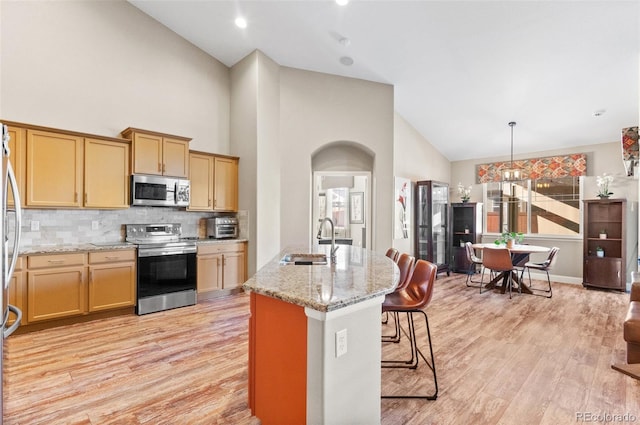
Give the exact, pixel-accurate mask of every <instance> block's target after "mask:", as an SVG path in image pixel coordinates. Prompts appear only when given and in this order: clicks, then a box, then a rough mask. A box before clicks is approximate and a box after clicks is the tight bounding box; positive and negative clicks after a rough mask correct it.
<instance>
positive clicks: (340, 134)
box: [280, 67, 393, 250]
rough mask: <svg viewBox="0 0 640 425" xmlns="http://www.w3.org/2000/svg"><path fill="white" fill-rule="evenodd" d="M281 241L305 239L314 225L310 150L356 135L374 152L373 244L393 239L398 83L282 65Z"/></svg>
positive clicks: (385, 244) (381, 247) (354, 139)
mask: <svg viewBox="0 0 640 425" xmlns="http://www.w3.org/2000/svg"><path fill="white" fill-rule="evenodd" d="M280 83H281V84H280V90H281V91H280V105H281V109H280V135H281V155H282V156H281V163H282V167H281V172H282V174H281V194H282V202H281V206H282V209H281V215H280V216H281V221H280V222H281V245H282V246H283V247H285V246H287V245H299V244H301V243H303V244H306V243H307V242H308V241H309V240H310V233H311V231H310V229H311V222H310V217H311V212H310V209H311V189H312V185H311V177H312V173H311V156H312V154H313V153H314V152H315V151H316V150H318V149H320V148H321V147H322V146H324V145H326V144H328V143H332V142H336V141H351V142H355V143H359V144H361V145H363V146H365V147H367V148H369V149H370V150H371V151H372V152H373V153H374V155H375V158H374V170H373V185H372V192H373V199H372V204H373V217H372V224H373V228H374V229H375V232H374V236H372V238H373V239H374V241H373V243H374V245H373V246H372V247H370V248H369V249H376V250H386V249H387V247H388V246H390V245H391V238H392V226H391V224H392V223H391V211H392V207H393V177H392V176H393V87H392V86H390V85H386V84H380V83H373V82H369V81H364V80H357V79H352V78H345V77H338V76H334V75H328V74H321V73H316V72H310V71H303V70H298V69H293V68H286V67H283V68H281V69H280Z"/></svg>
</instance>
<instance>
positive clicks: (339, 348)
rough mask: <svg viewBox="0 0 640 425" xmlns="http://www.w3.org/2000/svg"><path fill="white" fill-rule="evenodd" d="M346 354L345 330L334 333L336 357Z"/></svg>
mask: <svg viewBox="0 0 640 425" xmlns="http://www.w3.org/2000/svg"><path fill="white" fill-rule="evenodd" d="M345 354H347V330H346V329H342V330H341V331H338V332H336V357H340V356H343V355H345Z"/></svg>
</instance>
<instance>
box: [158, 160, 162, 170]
mask: <svg viewBox="0 0 640 425" xmlns="http://www.w3.org/2000/svg"><path fill="white" fill-rule="evenodd" d="M158 172H159V173H161V172H162V164H161V163H159V162H158Z"/></svg>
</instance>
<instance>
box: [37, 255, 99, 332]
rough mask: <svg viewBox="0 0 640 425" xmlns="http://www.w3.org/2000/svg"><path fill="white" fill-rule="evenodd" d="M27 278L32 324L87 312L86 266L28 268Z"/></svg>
mask: <svg viewBox="0 0 640 425" xmlns="http://www.w3.org/2000/svg"><path fill="white" fill-rule="evenodd" d="M27 279H28V281H27V316H28V321H29V323H32V322H37V321H40V320H47V319H56V318H61V317H67V316H74V315H79V314H83V313H86V311H87V295H86V294H87V288H86V286H85V268H84V267H61V268H56V269H41V270H33V271H32V270H29V271H28V272H27Z"/></svg>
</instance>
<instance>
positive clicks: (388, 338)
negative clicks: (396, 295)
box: [382, 252, 416, 342]
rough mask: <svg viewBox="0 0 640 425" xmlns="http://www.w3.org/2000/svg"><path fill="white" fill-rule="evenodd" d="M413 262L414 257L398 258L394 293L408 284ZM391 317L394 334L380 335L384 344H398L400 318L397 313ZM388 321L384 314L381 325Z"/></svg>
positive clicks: (404, 255)
mask: <svg viewBox="0 0 640 425" xmlns="http://www.w3.org/2000/svg"><path fill="white" fill-rule="evenodd" d="M415 260H416V259H415V257H414V256H412V255H409V254H405V253H404V252H403V253H402V254H400V256H399V257H398V262H397V264H398V268H399V269H400V279H398V285H397V286H396V289H394V292H397V291H401V290H402V289H404V288H405V287H406V286H407V284H408V283H409V280H410V279H411V275H412V272H413V266H414V263H415ZM392 316H393V320H394V327H395V332H394V334H393V335H382V340H383V341H385V342H400V317H399V314H398V313H393V314H392ZM388 321H389V317H388V313H387V312H385V321H383V323H388Z"/></svg>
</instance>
